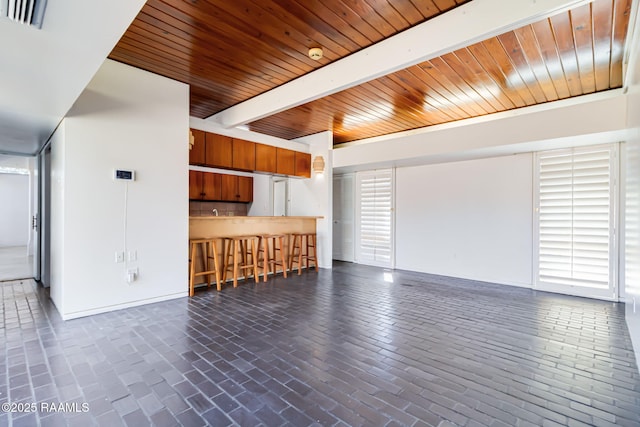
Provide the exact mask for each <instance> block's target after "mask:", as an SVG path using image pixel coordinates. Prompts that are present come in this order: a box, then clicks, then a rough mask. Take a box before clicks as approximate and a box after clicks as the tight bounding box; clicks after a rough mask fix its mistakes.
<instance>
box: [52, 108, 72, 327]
mask: <svg viewBox="0 0 640 427" xmlns="http://www.w3.org/2000/svg"><path fill="white" fill-rule="evenodd" d="M65 128H66V122H65V120H63V121H62V123H60V126H58V128H57V129H56V131H55V133H54V134H53V135H52V136H51V141H50V142H51V194H50V201H51V209H50V213H49V227H50V230H49V231H50V238H51V240H50V243H49V256H50V259H49V268H50V276H49V295H50V296H51V300H52V301H53V303H54V304H55V306H56V307H57V308H58V311H59V312H60V314H61V315H63V313H64V302H65V299H64V295H65V287H64V286H63V285H64V279H65V274H64V267H65V264H66V262H65V257H66V253H65V224H66V222H65V215H64V214H65V208H66V206H65V171H66V156H65V153H66V151H67V147H66V138H65V134H66V132H65ZM69 209H72V206H69Z"/></svg>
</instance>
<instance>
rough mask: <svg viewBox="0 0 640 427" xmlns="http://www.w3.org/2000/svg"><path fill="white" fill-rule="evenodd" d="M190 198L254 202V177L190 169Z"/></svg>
mask: <svg viewBox="0 0 640 427" xmlns="http://www.w3.org/2000/svg"><path fill="white" fill-rule="evenodd" d="M189 199H190V200H204V201H211V202H243V203H249V202H252V201H253V177H250V176H235V175H227V174H220V173H212V172H201V171H193V170H190V171H189Z"/></svg>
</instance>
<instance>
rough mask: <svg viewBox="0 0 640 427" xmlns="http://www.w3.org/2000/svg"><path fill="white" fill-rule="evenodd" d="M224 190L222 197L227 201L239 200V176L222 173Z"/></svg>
mask: <svg viewBox="0 0 640 427" xmlns="http://www.w3.org/2000/svg"><path fill="white" fill-rule="evenodd" d="M220 183H221V185H222V192H221V197H220V199H221V200H222V201H225V202H237V201H238V177H237V176H235V175H226V174H221V175H220Z"/></svg>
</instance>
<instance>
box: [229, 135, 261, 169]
mask: <svg viewBox="0 0 640 427" xmlns="http://www.w3.org/2000/svg"><path fill="white" fill-rule="evenodd" d="M232 145H233V162H232V163H233V166H232V167H233V169H239V170H246V171H253V170H255V169H256V144H255V142H251V141H245V140H244V139H236V138H233V144H232Z"/></svg>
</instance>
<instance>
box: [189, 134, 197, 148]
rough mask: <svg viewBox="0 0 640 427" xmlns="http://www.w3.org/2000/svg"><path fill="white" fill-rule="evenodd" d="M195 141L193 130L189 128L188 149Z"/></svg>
mask: <svg viewBox="0 0 640 427" xmlns="http://www.w3.org/2000/svg"><path fill="white" fill-rule="evenodd" d="M195 143H196V137H195V136H193V132H191V130H189V150H191V149H192V148H193V144H195Z"/></svg>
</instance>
